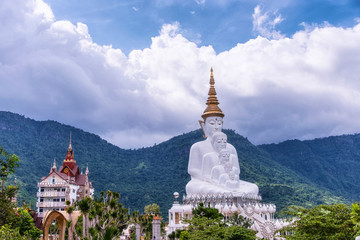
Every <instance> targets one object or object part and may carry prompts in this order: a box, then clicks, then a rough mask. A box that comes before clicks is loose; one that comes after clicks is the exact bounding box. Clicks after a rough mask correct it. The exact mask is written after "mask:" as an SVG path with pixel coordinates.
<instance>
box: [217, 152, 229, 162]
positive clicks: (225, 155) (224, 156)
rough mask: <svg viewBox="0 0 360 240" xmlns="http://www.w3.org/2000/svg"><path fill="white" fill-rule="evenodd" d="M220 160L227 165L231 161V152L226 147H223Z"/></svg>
mask: <svg viewBox="0 0 360 240" xmlns="http://www.w3.org/2000/svg"><path fill="white" fill-rule="evenodd" d="M219 160H220V163H221V164H222V165H225V164H226V163H228V162H229V161H230V152H229V151H228V150H226V149H221V151H220V153H219Z"/></svg>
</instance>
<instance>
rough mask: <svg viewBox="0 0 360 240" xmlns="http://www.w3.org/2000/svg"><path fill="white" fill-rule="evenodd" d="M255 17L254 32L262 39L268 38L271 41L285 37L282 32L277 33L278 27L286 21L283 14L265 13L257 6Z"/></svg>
mask: <svg viewBox="0 0 360 240" xmlns="http://www.w3.org/2000/svg"><path fill="white" fill-rule="evenodd" d="M252 17H253V31H254V32H255V33H257V34H259V35H260V36H262V37H266V38H269V39H280V38H282V37H284V36H283V35H282V34H281V33H280V31H276V30H275V28H276V25H278V24H279V23H281V22H282V21H283V20H284V19H283V18H282V16H281V14H278V13H277V12H274V13H270V12H265V13H263V11H262V9H261V6H260V5H257V6H256V7H255V8H254V13H253V15H252Z"/></svg>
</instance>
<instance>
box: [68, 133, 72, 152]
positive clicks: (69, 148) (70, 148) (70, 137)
mask: <svg viewBox="0 0 360 240" xmlns="http://www.w3.org/2000/svg"><path fill="white" fill-rule="evenodd" d="M69 149H72V147H71V131H70V143H69Z"/></svg>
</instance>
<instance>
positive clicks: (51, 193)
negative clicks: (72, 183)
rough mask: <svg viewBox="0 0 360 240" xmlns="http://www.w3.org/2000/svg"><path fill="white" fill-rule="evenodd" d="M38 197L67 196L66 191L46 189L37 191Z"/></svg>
mask: <svg viewBox="0 0 360 240" xmlns="http://www.w3.org/2000/svg"><path fill="white" fill-rule="evenodd" d="M36 196H37V197H65V196H66V192H58V191H46V192H37V193H36Z"/></svg>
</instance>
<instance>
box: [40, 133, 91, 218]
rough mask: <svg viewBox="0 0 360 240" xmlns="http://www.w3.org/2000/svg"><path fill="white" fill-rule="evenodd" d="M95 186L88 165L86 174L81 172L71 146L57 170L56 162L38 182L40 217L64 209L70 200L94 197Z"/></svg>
mask: <svg viewBox="0 0 360 240" xmlns="http://www.w3.org/2000/svg"><path fill="white" fill-rule="evenodd" d="M93 194H94V188H93V187H92V185H91V182H90V181H89V169H88V167H86V171H85V174H82V173H80V170H79V166H78V165H77V164H76V161H75V159H74V152H73V149H72V146H71V137H70V144H69V148H68V150H67V153H66V157H65V159H64V161H63V165H62V166H61V167H60V168H59V170H57V168H56V163H55V160H54V164H53V166H52V167H51V169H50V173H49V174H48V175H47V176H46V177H43V178H41V181H40V182H39V183H38V192H37V194H36V195H37V198H38V200H37V202H36V208H37V211H36V212H37V213H38V217H41V218H43V217H44V216H45V213H46V212H47V211H51V210H57V211H64V210H65V207H66V204H65V202H66V201H67V200H69V201H70V202H71V204H72V203H74V202H76V201H77V200H81V199H83V198H85V197H86V196H90V197H91V198H92V197H93Z"/></svg>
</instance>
